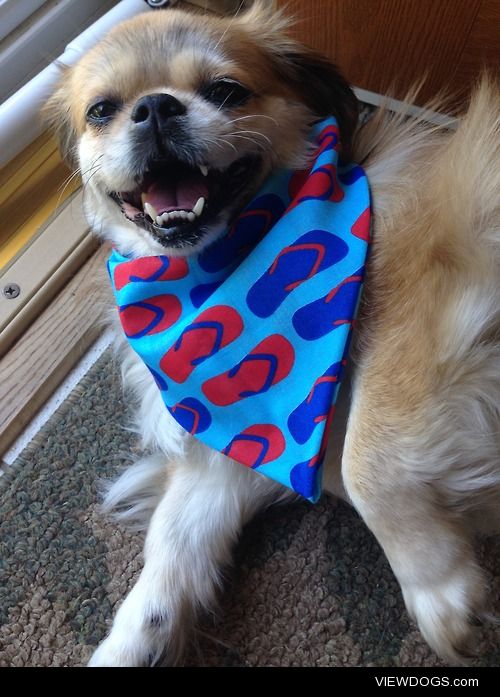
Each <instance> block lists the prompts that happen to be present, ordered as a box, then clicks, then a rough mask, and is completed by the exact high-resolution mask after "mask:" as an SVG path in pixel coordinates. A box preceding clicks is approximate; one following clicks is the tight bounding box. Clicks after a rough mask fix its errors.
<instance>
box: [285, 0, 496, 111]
mask: <svg viewBox="0 0 500 697" xmlns="http://www.w3.org/2000/svg"><path fill="white" fill-rule="evenodd" d="M492 2H493V3H495V4H496V5H498V0H492ZM279 4H281V5H282V6H287V7H288V8H289V11H290V12H292V13H295V14H296V16H297V17H298V18H299V19H300V20H301V21H300V24H299V25H298V27H297V29H296V32H297V35H298V37H299V38H300V39H301V40H303V41H305V42H306V43H308V44H310V45H313V46H314V47H315V48H317V49H319V50H320V51H322V52H323V53H325V54H326V55H328V56H329V57H330V58H332V59H333V61H334V62H335V63H337V65H338V66H339V67H340V68H341V69H342V71H343V73H344V74H345V75H346V76H347V78H348V79H349V81H350V82H351V83H353V84H354V85H356V86H358V87H363V88H365V89H368V90H372V91H374V92H379V93H382V94H387V93H390V94H391V95H392V96H395V97H397V98H404V95H405V93H406V92H407V90H408V89H409V87H410V86H411V85H412V84H414V83H415V82H419V81H420V80H422V78H424V76H427V79H426V82H425V85H424V88H423V89H422V92H421V94H420V97H419V99H420V101H424V100H426V99H427V98H429V97H431V96H434V95H435V94H436V93H438V92H439V91H440V90H441V89H442V88H443V87H444V86H448V87H451V88H452V89H453V88H456V87H458V86H459V85H458V84H457V81H456V73H457V66H458V65H459V63H460V61H461V59H462V56H463V54H464V51H465V48H466V45H467V41H468V40H469V36H470V35H471V32H472V31H473V28H474V26H475V21H476V17H477V16H478V13H479V10H480V8H481V5H482V2H481V0H311V1H310V2H307V3H304V2H301V0H280V2H279ZM499 41H500V34H497V37H496V46H497V49H496V50H498V56H499V59H500V47H499V46H498V42H499Z"/></svg>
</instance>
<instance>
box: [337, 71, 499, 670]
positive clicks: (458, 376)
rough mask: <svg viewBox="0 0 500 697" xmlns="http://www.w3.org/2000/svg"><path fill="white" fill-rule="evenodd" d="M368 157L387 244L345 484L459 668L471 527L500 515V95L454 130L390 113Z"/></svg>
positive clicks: (474, 610)
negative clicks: (394, 115)
mask: <svg viewBox="0 0 500 697" xmlns="http://www.w3.org/2000/svg"><path fill="white" fill-rule="evenodd" d="M384 118H386V120H385V122H384ZM355 157H357V159H358V160H360V161H364V164H365V167H366V169H367V172H368V176H369V180H370V182H371V186H372V194H373V201H374V212H375V237H374V241H373V249H372V256H371V262H370V270H369V273H368V276H367V281H366V294H365V300H364V306H363V311H362V315H361V321H360V325H359V326H360V333H359V344H358V368H357V374H356V377H355V381H354V392H353V407H352V410H351V415H350V420H349V425H348V431H347V437H346V447H345V450H344V460H343V474H344V481H345V483H346V485H347V489H348V493H349V494H350V496H351V497H352V500H353V502H354V503H355V505H356V506H357V508H358V509H359V510H360V512H361V513H362V515H363V517H364V518H365V520H366V521H367V522H368V524H369V525H370V527H371V528H372V529H373V531H374V532H375V534H376V535H377V537H378V539H379V541H380V542H381V543H382V545H383V546H384V549H385V551H386V553H387V555H388V557H389V560H390V562H391V565H392V567H393V569H394V571H395V573H396V575H397V576H398V578H399V580H400V582H401V585H402V588H403V593H404V596H405V600H406V603H407V606H408V608H409V610H410V612H412V614H413V615H414V616H415V617H416V618H417V620H418V622H419V625H420V629H421V630H422V632H423V633H424V635H425V636H426V638H427V640H428V641H429V643H430V644H431V645H432V646H433V647H434V648H435V649H436V650H437V651H438V652H439V653H441V654H447V655H449V656H456V650H457V649H458V650H459V649H460V648H463V646H464V644H465V642H466V640H467V637H468V634H469V625H468V621H469V619H470V617H471V615H474V614H479V612H480V610H481V608H482V604H483V597H484V593H483V591H484V583H483V578H482V573H481V571H480V570H479V569H478V567H477V565H476V561H475V559H474V554H473V551H472V549H473V540H472V537H471V522H475V521H476V520H477V519H478V513H479V514H480V518H481V519H482V520H485V519H486V518H491V516H490V515H487V514H493V513H494V512H495V511H496V512H498V510H500V507H499V505H498V504H499V502H500V463H499V457H498V455H499V436H498V433H499V429H498V416H499V409H500V332H499V329H500V325H499V319H500V283H499V263H500V165H499V163H500V91H499V89H498V86H497V85H495V84H494V82H493V81H492V80H491V79H489V78H487V77H485V78H484V79H483V80H482V82H481V84H480V86H479V87H478V88H477V90H476V91H475V93H474V95H473V97H472V100H471V104H470V107H469V110H468V113H467V115H466V116H465V118H464V119H463V120H462V121H461V123H460V125H459V127H458V130H456V131H455V132H450V131H447V130H446V129H445V128H442V127H441V128H440V127H434V126H431V125H428V124H427V125H426V124H425V122H424V121H422V122H421V124H417V125H415V121H413V122H410V121H408V122H406V121H405V119H404V118H402V117H384V116H383V115H382V116H381V117H379V118H378V119H376V120H374V121H373V122H372V123H369V124H368V125H367V126H366V127H365V128H364V129H363V130H362V131H361V133H360V134H359V137H358V141H357V145H356V152H355ZM497 514H498V513H497Z"/></svg>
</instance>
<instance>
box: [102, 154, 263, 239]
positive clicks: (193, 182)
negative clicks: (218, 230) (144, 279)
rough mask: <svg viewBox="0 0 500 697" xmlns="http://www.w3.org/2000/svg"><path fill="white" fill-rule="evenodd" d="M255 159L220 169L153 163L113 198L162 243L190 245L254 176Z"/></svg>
mask: <svg viewBox="0 0 500 697" xmlns="http://www.w3.org/2000/svg"><path fill="white" fill-rule="evenodd" d="M257 165H258V158H256V157H249V156H247V157H243V158H240V159H239V160H237V161H236V162H234V163H233V164H232V165H231V166H230V167H229V168H228V169H226V170H225V171H221V170H218V169H211V168H209V167H207V166H205V165H198V166H190V165H187V164H185V163H183V162H181V161H180V160H172V159H170V160H161V161H154V162H152V163H151V164H150V166H149V167H148V170H147V172H146V173H145V174H144V175H143V176H142V177H141V178H140V180H139V182H138V186H137V188H136V189H134V190H133V191H127V192H123V191H121V192H119V193H118V192H113V193H111V194H110V196H111V198H112V199H113V200H114V201H116V203H117V204H118V205H119V206H120V208H121V210H122V212H123V214H124V215H125V217H126V218H128V220H131V221H132V222H133V223H135V224H136V225H139V226H140V227H142V228H144V229H145V230H147V231H148V232H150V233H151V234H152V235H153V236H154V237H155V239H156V240H158V241H159V242H160V243H161V244H163V245H165V246H172V245H174V246H181V245H182V244H191V243H194V242H195V241H196V240H197V239H199V237H200V236H201V235H202V234H203V228H204V227H206V226H207V225H208V224H209V223H210V222H213V221H214V220H215V218H216V217H217V215H218V214H219V213H220V212H221V211H222V210H224V209H225V208H228V207H230V206H231V205H232V204H234V202H235V199H236V198H237V197H238V195H239V194H240V193H241V192H242V191H243V189H244V188H245V187H246V186H247V185H248V182H251V181H252V180H253V176H252V174H253V172H254V170H255V168H256V167H257Z"/></svg>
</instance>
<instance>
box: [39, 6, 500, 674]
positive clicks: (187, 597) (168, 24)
mask: <svg viewBox="0 0 500 697" xmlns="http://www.w3.org/2000/svg"><path fill="white" fill-rule="evenodd" d="M285 30H286V21H285V20H284V18H283V16H282V15H277V14H272V13H270V12H269V11H268V10H266V9H264V8H263V6H262V5H259V4H258V5H257V7H256V8H255V9H253V10H251V11H250V12H249V13H247V14H244V15H242V16H241V17H238V18H236V19H233V20H226V19H216V18H209V17H191V16H188V15H185V14H184V13H182V12H180V11H178V10H168V11H165V12H159V13H152V14H151V15H146V16H143V17H142V16H141V17H139V18H137V19H134V20H131V21H129V22H127V23H125V24H124V25H123V26H121V27H118V28H116V29H115V30H114V31H113V32H112V33H111V34H110V35H109V37H108V38H107V39H106V40H105V41H104V42H102V43H101V44H100V45H99V46H98V47H96V48H95V49H93V51H91V52H90V53H89V54H88V55H87V56H86V57H84V58H83V60H82V61H81V62H80V63H79V64H78V65H77V66H76V67H75V68H74V69H73V70H72V71H71V72H70V73H69V75H67V76H66V77H65V79H64V81H63V83H62V85H61V87H60V89H59V90H58V92H57V93H56V94H55V96H54V97H53V99H52V100H51V102H50V104H49V105H48V112H49V113H50V114H52V120H53V121H54V122H55V123H56V124H57V127H58V130H59V135H60V137H61V140H62V142H63V147H64V148H65V149H66V151H67V152H71V151H72V152H73V158H74V159H76V160H77V161H78V163H79V165H80V167H81V168H82V174H83V179H84V183H85V195H86V210H87V214H88V216H89V220H90V221H91V223H92V224H93V226H94V228H95V229H96V230H97V232H98V233H100V234H102V235H103V236H104V237H106V238H107V239H110V240H111V241H112V242H113V243H114V244H115V245H116V246H117V247H118V249H120V251H122V252H124V253H127V254H132V255H134V254H155V253H158V252H163V253H164V252H165V247H166V248H167V251H168V252H173V253H176V254H183V253H189V252H190V251H191V249H192V247H193V246H194V249H195V250H198V249H200V248H201V247H202V246H203V245H205V244H208V243H209V242H210V240H212V239H213V238H214V237H215V236H216V235H217V234H219V233H220V230H221V229H222V228H223V227H224V225H225V224H226V222H227V220H228V219H229V218H230V217H231V216H232V215H233V214H234V210H235V209H234V207H233V208H231V207H226V208H223V209H221V211H219V213H218V216H217V217H216V219H214V220H211V221H210V223H209V224H207V226H206V229H204V230H203V235H202V236H200V238H199V239H198V238H196V239H193V238H192V235H191V236H190V238H189V245H190V246H184V245H183V233H182V230H180V231H178V233H179V234H178V235H177V237H176V239H177V243H176V247H175V249H169V248H168V240H169V239H170V235H169V234H167V235H165V239H164V240H163V242H162V241H161V238H160V240H159V239H158V237H153V236H151V234H150V233H149V232H148V231H147V230H145V229H143V228H141V227H138V226H137V225H135V224H134V223H133V222H130V221H129V220H126V219H125V218H124V216H123V215H122V213H121V212H120V210H119V208H118V206H117V205H116V203H115V201H112V200H111V199H109V197H108V196H107V192H109V191H115V192H118V191H122V190H124V189H125V190H127V187H128V188H131V187H132V181H133V180H134V176H136V175H137V171H136V170H135V169H134V167H135V163H134V161H133V157H132V155H131V154H130V150H129V139H130V131H129V130H128V129H129V128H130V112H131V109H132V108H133V105H134V104H135V102H136V100H137V99H139V98H140V97H141V96H142V95H144V94H149V93H151V92H169V93H171V94H174V95H175V96H176V97H177V98H178V99H179V100H181V101H183V102H185V103H186V104H188V106H189V114H188V117H189V119H191V124H190V126H189V128H191V129H195V130H196V135H197V141H198V143H197V145H196V146H195V145H193V148H194V149H193V152H194V153H195V154H194V155H193V157H194V158H195V160H196V157H198V156H199V157H202V158H203V161H204V162H206V163H208V164H209V165H210V166H211V167H220V168H225V167H227V166H229V165H230V163H231V161H232V160H234V159H235V158H237V157H241V156H242V154H246V153H254V154H257V155H258V156H259V167H258V171H256V172H254V173H253V178H252V181H251V182H250V187H247V188H246V189H244V190H243V191H242V193H241V197H240V199H239V203H238V205H241V201H243V200H245V199H247V198H248V197H249V196H250V195H251V193H252V192H253V190H255V188H256V187H257V186H258V185H259V183H260V182H261V181H262V179H263V178H264V177H265V176H267V174H268V173H269V171H270V170H271V169H272V168H273V167H275V166H276V165H284V166H289V167H290V166H292V167H294V166H299V165H300V163H301V162H303V161H304V158H305V157H307V142H306V139H305V133H306V132H307V130H308V125H309V123H310V121H311V118H312V117H314V116H319V115H321V114H322V113H324V112H325V110H326V109H328V110H333V111H334V112H335V113H336V115H337V117H338V118H339V120H340V123H341V126H342V130H343V137H344V144H345V147H347V143H348V141H349V139H350V133H351V129H352V126H353V122H354V120H355V106H354V104H353V99H352V94H351V93H350V91H349V90H348V88H347V86H346V85H345V83H344V82H343V81H342V80H341V78H340V77H339V76H338V74H337V73H336V72H335V71H334V69H333V68H332V67H330V66H328V64H327V63H326V62H325V61H324V60H322V59H320V58H319V57H318V56H316V55H315V54H313V53H311V52H309V51H307V50H305V49H304V48H302V47H301V46H299V45H298V44H296V43H295V42H293V41H292V40H290V39H288V38H287V37H286V33H285ZM200 52H201V55H202V57H203V61H204V64H205V65H207V64H209V65H210V68H209V69H210V70H213V71H215V72H216V73H217V74H219V75H220V74H226V73H230V74H231V75H232V76H233V77H235V78H236V79H238V80H241V81H242V82H243V83H244V84H247V85H249V86H250V88H251V90H252V92H253V93H254V94H255V95H257V94H258V95H259V96H255V97H252V98H251V99H250V100H249V101H248V102H246V103H245V104H244V105H242V106H240V107H237V108H236V109H234V110H232V111H231V110H229V112H226V111H225V110H224V109H223V108H222V109H215V108H214V107H213V106H211V105H210V104H206V103H205V102H204V101H203V99H202V98H201V97H200V96H199V94H198V93H197V87H196V82H197V80H198V79H199V71H200V67H199V61H200ZM165 66H167V67H165ZM111 93H112V94H113V95H115V97H116V96H117V97H119V98H120V104H121V108H120V111H119V113H118V114H117V115H116V116H115V118H114V119H113V122H112V123H110V124H108V125H106V126H105V127H103V128H100V129H99V128H97V129H96V128H95V127H93V126H89V125H87V124H86V123H85V112H86V109H87V108H88V106H89V104H90V103H91V102H92V100H93V99H95V98H96V97H107V96H108V95H109V94H111ZM239 117H244V118H243V120H242V121H239V122H238V124H237V125H238V128H235V122H232V123H231V124H230V125H228V121H232V120H233V119H235V118H239ZM266 117H267V118H266ZM276 122H277V124H278V125H276ZM240 128H241V130H240ZM231 134H232V135H231ZM214 137H218V138H221V139H222V138H224V139H226V141H227V143H229V144H228V145H227V146H226V145H224V143H223V142H222V140H221V141H220V142H219V147H212V146H211V140H212V141H213V138H214ZM245 137H246V138H248V140H245ZM196 148H198V151H196V152H195V150H196ZM200 148H201V150H200ZM197 153H198V154H197ZM199 153H201V154H199ZM352 157H353V159H354V160H355V161H358V162H360V163H362V164H363V165H364V167H365V168H366V171H367V174H368V178H369V180H370V184H371V190H372V197H373V206H374V220H375V224H374V239H373V246H372V251H371V257H370V263H369V269H368V273H367V279H366V284H365V294H364V299H363V303H362V308H361V314H360V317H359V322H358V330H357V334H356V346H355V351H354V353H355V368H354V370H353V380H352V398H351V401H350V402H349V398H348V397H349V395H348V394H347V390H345V389H344V390H343V394H342V399H341V405H340V409H339V410H338V413H340V416H338V417H337V420H336V421H335V423H334V429H335V434H334V435H335V437H334V438H333V439H332V447H331V448H330V449H329V451H328V453H327V458H326V463H325V469H326V485H327V488H328V489H329V490H331V491H333V492H334V493H336V494H339V495H342V496H344V497H345V498H347V499H348V500H350V501H351V502H352V504H353V505H354V506H355V507H356V509H357V510H358V511H359V513H360V514H361V515H362V517H363V518H364V520H365V521H366V523H367V525H368V526H369V527H370V529H371V530H372V531H373V532H374V534H375V535H376V537H377V539H378V540H379V542H380V544H381V545H382V547H383V548H384V551H385V553H386V555H387V557H388V559H389V561H390V563H391V566H392V568H393V570H394V573H395V574H396V576H397V578H398V580H399V582H400V584H401V588H402V591H403V595H404V598H405V602H406V605H407V608H408V610H409V612H410V613H411V615H412V616H413V617H414V618H415V620H416V621H417V623H418V626H419V628H420V630H421V632H422V633H423V635H424V636H425V638H426V639H427V641H428V642H429V644H430V645H431V646H432V648H433V649H435V650H436V651H437V652H438V653H439V654H441V655H442V656H445V657H448V658H449V659H450V660H453V661H455V660H458V657H459V653H461V652H464V651H465V650H467V648H468V644H469V640H470V636H471V624H472V623H473V621H474V619H475V618H477V617H478V616H481V615H482V614H483V613H484V611H485V609H486V607H487V605H486V596H485V589H486V583H485V579H484V575H483V572H482V571H481V569H480V568H479V567H478V564H477V561H476V559H475V555H474V536H475V534H476V533H477V532H478V531H479V530H481V531H484V529H485V526H488V528H489V529H491V530H496V529H497V527H498V513H499V511H500V507H499V504H500V501H499V498H500V466H499V436H498V433H499V428H498V423H499V407H500V343H499V328H500V326H499V309H500V284H499V263H500V165H499V163H500V97H499V91H498V86H497V85H496V84H494V83H493V82H492V81H490V80H488V79H486V78H485V79H484V80H483V82H482V84H481V85H480V87H479V88H478V89H477V90H476V92H475V93H474V95H473V97H472V100H471V105H470V108H469V111H468V113H467V115H466V116H465V118H464V119H463V120H462V121H461V123H460V125H459V128H458V130H457V131H456V132H450V131H447V130H446V129H445V128H439V127H436V126H432V125H429V123H428V122H427V121H425V119H423V118H422V119H406V118H404V117H401V116H391V115H389V114H388V113H381V114H380V115H378V116H375V117H374V118H373V119H371V120H370V121H369V122H368V123H367V124H366V125H365V126H364V127H363V128H361V129H360V131H359V132H358V133H357V134H356V136H355V139H354V144H353V149H352ZM131 158H132V159H131ZM198 163H199V160H198ZM176 234H177V233H176ZM186 238H187V236H186ZM117 343H121V346H120V352H121V356H122V371H123V379H124V383H125V385H126V387H127V388H128V389H129V390H131V391H132V392H133V393H134V395H135V400H136V404H137V409H136V412H135V421H136V427H137V431H138V432H139V433H140V435H141V439H142V445H143V447H144V449H145V451H148V452H150V453H152V454H149V455H147V456H145V457H144V458H143V459H141V460H140V461H139V462H137V463H136V464H135V465H133V466H132V467H130V468H129V469H128V470H126V471H125V473H124V474H123V475H122V476H121V478H120V479H119V480H118V481H117V482H115V483H114V484H113V485H112V486H111V488H110V489H109V491H108V493H107V496H106V498H105V507H106V508H107V509H108V510H111V509H115V510H118V516H119V517H121V518H123V519H126V520H127V521H128V522H132V523H134V524H136V526H137V527H138V528H144V529H146V528H147V536H146V542H145V552H144V555H145V564H144V569H143V571H142V573H141V576H140V578H139V580H138V582H137V584H136V585H135V587H134V588H133V589H132V591H131V592H130V594H129V595H128V597H127V598H126V599H125V600H124V602H123V604H122V605H121V607H120V609H119V611H118V613H117V615H116V617H115V620H114V623H113V627H112V629H111V632H110V634H109V636H108V637H107V639H106V640H105V641H104V642H103V643H102V644H101V645H100V647H99V648H98V649H97V651H96V652H95V654H94V656H93V658H92V660H91V665H95V666H97V665H115V666H118V665H122V666H126V665H128V666H134V665H146V664H152V663H155V662H158V661H160V660H164V661H166V662H168V663H175V662H177V661H179V660H180V657H181V655H182V650H183V645H184V642H185V639H186V636H187V634H188V632H189V628H190V625H191V623H192V622H193V620H194V617H195V614H196V612H197V611H198V610H199V609H201V608H205V609H206V608H208V607H211V606H212V605H213V603H214V597H215V593H216V589H217V587H218V585H219V582H220V572H221V569H222V568H223V567H224V566H226V565H227V564H228V563H229V562H230V558H231V549H232V547H233V545H234V543H235V541H236V539H237V538H238V535H239V532H240V530H241V528H242V525H243V524H244V523H245V522H246V521H247V520H249V518H251V517H252V516H253V515H254V514H255V513H256V512H257V511H258V510H259V509H261V508H262V507H264V506H267V505H269V504H271V503H274V502H276V501H281V500H286V499H287V498H291V497H292V496H293V495H292V494H291V493H290V492H288V491H286V490H284V488H282V487H281V486H279V485H278V484H275V483H273V482H271V481H270V480H268V479H266V478H264V477H262V476H260V475H258V474H256V473H255V472H252V471H249V470H247V469H246V468H245V467H242V466H241V465H239V464H236V463H233V462H232V461H231V460H229V459H228V458H226V457H224V456H223V455H221V454H219V453H216V452H213V451H211V450H209V449H208V448H207V447H205V446H204V445H202V444H200V443H199V442H197V441H195V440H194V439H193V438H192V437H191V436H189V435H188V434H186V433H185V432H184V431H183V430H182V429H181V428H180V427H179V426H178V425H177V424H176V422H174V421H173V420H172V419H171V417H170V416H169V414H168V412H167V410H166V409H165V407H164V404H163V402H162V399H161V396H160V393H159V391H158V389H157V387H156V386H155V384H154V382H153V381H152V379H151V376H150V374H149V372H148V370H147V369H146V367H145V366H144V365H143V364H142V363H141V362H140V360H139V359H138V358H137V356H136V355H135V353H134V352H133V351H132V350H131V349H130V348H128V347H127V346H126V345H125V342H123V340H122V339H121V338H119V337H118V338H117ZM342 411H344V413H345V414H346V418H347V415H348V419H347V428H346V430H345V445H344V447H343V452H342V443H343V439H344V433H343V428H344V423H343V419H342V415H341V412H342Z"/></svg>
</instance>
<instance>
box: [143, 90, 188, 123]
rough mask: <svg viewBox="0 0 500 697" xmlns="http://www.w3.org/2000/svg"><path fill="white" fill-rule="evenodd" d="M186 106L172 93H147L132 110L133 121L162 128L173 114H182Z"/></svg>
mask: <svg viewBox="0 0 500 697" xmlns="http://www.w3.org/2000/svg"><path fill="white" fill-rule="evenodd" d="M185 113H186V107H185V106H184V104H182V102H180V101H179V100H178V99H176V98H175V97H173V96H172V95H171V94H163V93H161V94H147V95H146V96H145V97H141V98H140V99H139V101H138V102H137V104H136V105H135V107H134V109H133V111H132V116H131V118H132V121H133V122H134V123H138V124H142V125H144V126H152V127H153V128H155V127H156V128H160V129H161V127H162V126H163V125H164V124H165V123H166V122H167V121H168V119H170V118H171V117H172V116H182V115H183V114H185Z"/></svg>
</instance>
